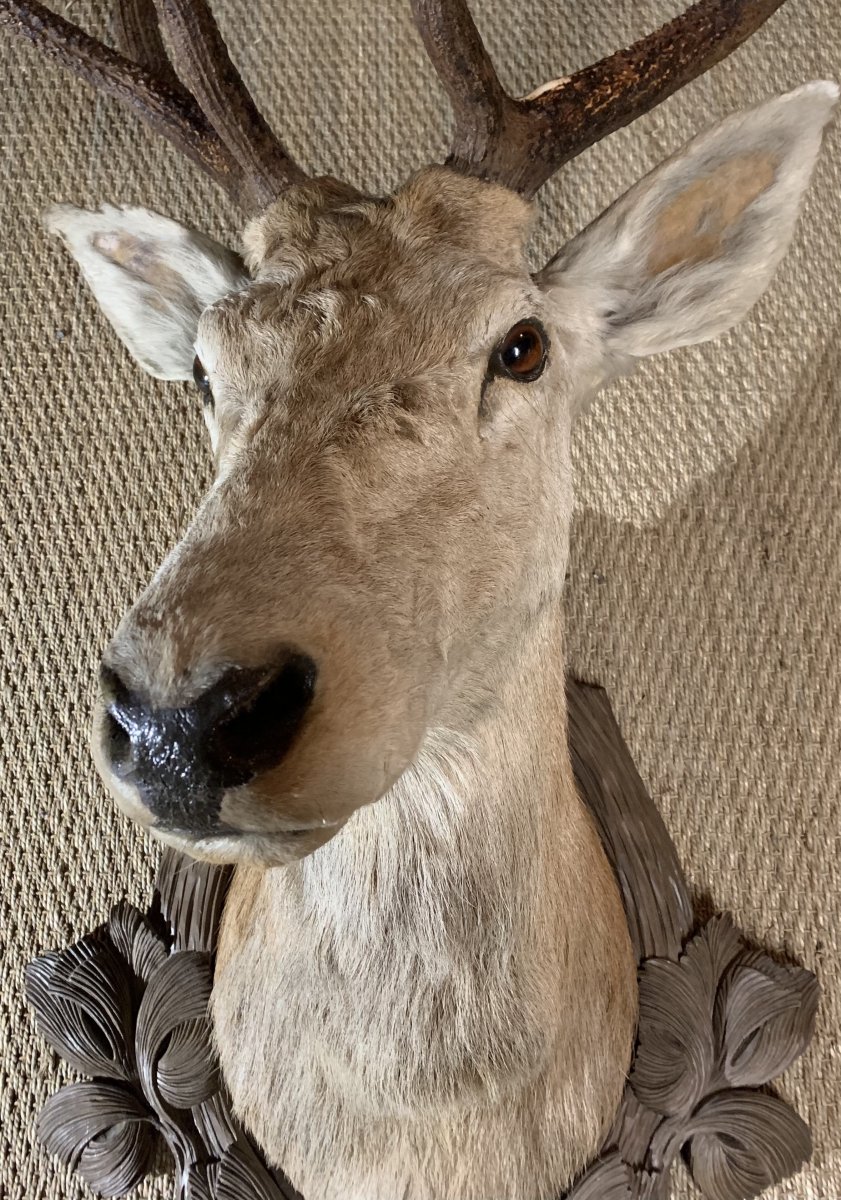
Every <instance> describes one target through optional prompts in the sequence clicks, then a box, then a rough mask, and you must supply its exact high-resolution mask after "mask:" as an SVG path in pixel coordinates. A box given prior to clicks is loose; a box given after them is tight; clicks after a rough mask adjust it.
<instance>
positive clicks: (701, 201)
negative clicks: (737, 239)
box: [648, 154, 778, 275]
mask: <svg viewBox="0 0 841 1200" xmlns="http://www.w3.org/2000/svg"><path fill="white" fill-rule="evenodd" d="M777 165H778V163H777V160H776V158H775V157H774V156H773V155H769V154H748V155H745V156H744V157H743V158H732V159H728V160H727V161H726V162H725V163H723V164H722V165H721V166H720V167H718V168H717V169H716V170H715V171H711V172H710V174H709V175H708V176H707V177H706V178H705V179H698V180H696V181H695V182H694V183H691V184H690V185H689V187H687V188H686V189H685V190H684V191H682V192H681V193H680V195H679V196H677V197H676V198H675V199H674V200H673V201H672V203H671V204H669V205H668V206H667V207H666V208H665V209H664V210H663V211H662V212H661V213H660V215H659V216H658V218H657V227H656V232H655V241H654V247H653V249H652V252H651V254H650V256H649V260H648V269H649V271H650V272H651V274H652V275H659V274H660V273H661V271H667V270H669V268H670V267H674V266H676V265H678V264H681V265H683V264H686V263H701V262H704V261H705V260H708V259H713V258H715V257H716V255H718V254H719V253H720V252H721V243H722V238H723V237H724V236H725V235H726V234H727V233H728V232H729V231H731V230H732V229H733V228H734V227H735V226H736V225H737V223H738V219H739V217H740V215H741V214H742V212H743V211H744V210H745V209H746V208H747V207H748V205H749V204H752V203H753V201H754V200H755V199H756V198H757V196H759V195H761V193H762V192H764V191H765V189H766V188H767V187H768V185H769V184H770V183H771V181H772V179H773V178H774V171H775V169H776V167H777Z"/></svg>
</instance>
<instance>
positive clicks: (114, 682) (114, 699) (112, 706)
mask: <svg viewBox="0 0 841 1200" xmlns="http://www.w3.org/2000/svg"><path fill="white" fill-rule="evenodd" d="M99 681H100V686H101V689H102V698H103V701H104V703H105V723H104V725H105V727H104V733H105V745H106V749H107V751H108V757H109V759H110V760H111V763H112V764H113V765H114V766H120V765H124V764H125V763H127V762H128V761H129V759H130V758H131V737H130V732H131V727H132V723H131V718H130V707H131V696H130V693H129V691H128V688H127V687H126V685H125V684H124V683H123V681H122V679H120V677H119V675H117V673H116V671H113V670H112V669H111V668H110V667H106V666H103V667H102V669H101V670H100V673H99Z"/></svg>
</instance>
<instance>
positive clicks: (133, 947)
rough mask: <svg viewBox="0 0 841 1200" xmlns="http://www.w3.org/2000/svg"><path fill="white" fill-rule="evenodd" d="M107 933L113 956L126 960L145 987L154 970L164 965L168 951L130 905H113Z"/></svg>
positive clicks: (161, 940) (121, 902)
mask: <svg viewBox="0 0 841 1200" xmlns="http://www.w3.org/2000/svg"><path fill="white" fill-rule="evenodd" d="M107 931H108V936H109V937H110V939H111V941H112V942H113V944H114V948H115V949H116V951H117V953H118V954H119V955H120V956H121V958H124V959H125V960H126V962H127V963H128V964H129V966H130V967H131V969H132V971H133V972H134V974H135V976H136V978H137V979H138V981H140V982H141V983H148V982H149V980H150V979H151V977H152V975H153V974H154V972H155V971H156V970H157V969H158V967H160V966H162V965H163V963H165V962H166V959H167V957H168V950H167V947H166V945H165V944H164V940H163V938H162V937H160V936H159V935H158V934H157V933H156V932H155V930H154V929H153V928H152V923H151V921H149V920H148V918H147V917H145V916H144V915H143V913H141V912H140V910H139V909H137V908H135V907H134V905H133V904H129V903H128V902H127V901H125V900H122V901H120V903H119V904H115V905H114V907H113V908H112V909H111V915H110V916H109V918H108V925H107Z"/></svg>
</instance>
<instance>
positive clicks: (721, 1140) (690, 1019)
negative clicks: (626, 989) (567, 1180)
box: [569, 916, 818, 1200]
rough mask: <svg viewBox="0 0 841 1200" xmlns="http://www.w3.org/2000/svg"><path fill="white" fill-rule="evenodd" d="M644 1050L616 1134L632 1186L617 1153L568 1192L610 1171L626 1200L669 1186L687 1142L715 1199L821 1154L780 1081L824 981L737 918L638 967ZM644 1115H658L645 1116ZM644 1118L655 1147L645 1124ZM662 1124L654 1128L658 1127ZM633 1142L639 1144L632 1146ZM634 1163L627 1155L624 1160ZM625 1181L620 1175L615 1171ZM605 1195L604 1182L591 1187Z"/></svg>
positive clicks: (798, 1050)
mask: <svg viewBox="0 0 841 1200" xmlns="http://www.w3.org/2000/svg"><path fill="white" fill-rule="evenodd" d="M639 985H640V1011H639V1029H638V1041H637V1050H636V1057H635V1061H634V1066H633V1070H632V1072H631V1077H630V1082H629V1089H630V1091H631V1092H632V1094H633V1098H634V1100H635V1101H636V1103H626V1104H625V1106H624V1107H623V1112H622V1115H621V1118H620V1122H619V1126H618V1128H616V1129H615V1130H614V1134H613V1139H614V1141H615V1142H616V1143H617V1144H618V1146H619V1148H620V1150H624V1151H625V1154H624V1155H623V1154H622V1153H620V1154H619V1155H618V1157H619V1161H620V1162H622V1160H623V1158H627V1159H628V1161H630V1162H633V1164H634V1165H633V1167H628V1168H627V1169H628V1171H629V1182H628V1183H627V1191H626V1192H623V1191H622V1190H621V1185H620V1183H619V1182H618V1180H619V1176H616V1175H615V1174H611V1173H610V1172H615V1171H616V1167H615V1160H616V1157H617V1154H616V1153H615V1152H614V1153H610V1154H607V1155H605V1156H603V1158H602V1159H601V1160H600V1161H599V1162H598V1163H597V1165H596V1167H595V1168H592V1169H591V1170H590V1171H588V1172H587V1174H586V1175H585V1176H584V1178H583V1179H582V1181H581V1182H580V1183H579V1184H578V1186H577V1187H576V1188H574V1189H573V1191H572V1192H571V1193H570V1196H569V1200H589V1197H590V1195H591V1192H590V1191H588V1190H586V1189H587V1187H589V1186H590V1185H591V1180H592V1179H594V1178H596V1179H598V1178H599V1177H600V1176H599V1172H602V1171H605V1172H607V1174H606V1175H605V1184H604V1188H603V1190H604V1194H605V1195H611V1197H612V1195H613V1192H610V1191H609V1190H608V1184H607V1179H608V1178H609V1179H610V1180H611V1183H610V1186H611V1187H613V1190H614V1192H615V1195H616V1197H617V1200H624V1198H625V1197H626V1196H627V1197H628V1200H632V1198H633V1200H657V1198H658V1197H659V1196H661V1195H663V1196H667V1195H668V1173H669V1169H670V1166H671V1163H672V1162H673V1160H674V1158H675V1157H676V1156H677V1154H678V1153H680V1151H681V1150H683V1151H684V1152H685V1153H686V1154H687V1157H688V1161H689V1166H690V1170H691V1172H692V1175H693V1177H694V1179H695V1182H696V1184H697V1185H698V1187H699V1188H700V1190H701V1192H702V1194H703V1195H704V1196H705V1197H706V1198H707V1200H748V1198H749V1197H753V1196H758V1195H759V1194H760V1193H761V1192H762V1191H764V1189H765V1188H766V1187H770V1186H772V1185H773V1184H776V1183H779V1182H780V1180H782V1179H784V1178H786V1177H787V1176H788V1175H791V1174H792V1173H793V1172H794V1171H796V1170H797V1169H798V1168H799V1167H800V1166H801V1165H802V1163H803V1162H804V1161H805V1160H806V1159H807V1158H808V1157H809V1155H810V1153H811V1138H810V1134H809V1129H808V1127H807V1126H806V1125H805V1123H804V1122H803V1121H802V1120H801V1119H800V1117H799V1116H798V1115H797V1114H796V1113H795V1112H794V1110H793V1109H792V1108H790V1107H789V1105H788V1104H786V1103H785V1102H784V1101H783V1100H781V1099H779V1098H778V1097H777V1096H774V1095H770V1094H767V1093H765V1092H760V1091H757V1090H755V1089H758V1088H761V1087H764V1086H765V1085H767V1084H769V1083H771V1081H772V1080H774V1079H775V1078H776V1077H777V1076H778V1075H780V1074H782V1072H783V1071H785V1070H787V1068H788V1067H790V1066H791V1064H792V1063H793V1062H794V1061H795V1060H796V1059H797V1058H798V1057H799V1056H800V1055H801V1054H802V1053H803V1051H804V1050H805V1049H806V1047H807V1046H808V1044H809V1041H810V1040H811V1037H812V1034H813V1032H814V1024H815V1014H816V1010H817V1002H818V984H817V980H816V979H815V977H814V975H812V974H811V973H810V972H809V971H806V970H803V969H801V968H799V967H794V966H781V965H780V964H779V963H776V962H774V961H773V959H771V958H770V957H769V956H768V955H767V954H763V953H762V952H761V951H756V950H750V949H748V948H747V947H746V946H745V943H744V941H743V940H742V937H741V935H740V934H739V933H738V931H737V930H736V929H735V928H734V926H733V923H732V921H731V920H730V918H729V917H726V916H719V917H715V918H713V920H711V921H710V922H709V923H708V924H707V925H706V926H705V927H704V928H703V929H702V930H701V931H700V933H699V934H698V935H697V936H696V937H694V938H693V939H692V940H691V941H690V942H689V943H688V944H687V946H686V948H685V951H684V953H683V954H682V955H681V957H680V958H679V960H677V961H675V960H672V959H666V958H653V959H648V960H647V961H646V962H644V963H643V964H642V967H641V969H640V976H639ZM646 1114H648V1115H649V1117H650V1116H651V1115H653V1116H654V1118H655V1119H654V1121H653V1123H648V1124H646ZM644 1125H645V1127H646V1129H647V1142H648V1146H647V1151H646V1153H645V1154H644V1155H640V1154H639V1146H638V1138H637V1139H635V1137H634V1134H635V1130H636V1129H639V1128H641V1127H643V1126H644ZM652 1130H653V1132H651V1131H652ZM632 1147H633V1150H632V1149H631V1148H632ZM623 1165H624V1163H623ZM614 1179H615V1180H616V1182H613V1180H614ZM592 1194H593V1195H595V1194H596V1193H592Z"/></svg>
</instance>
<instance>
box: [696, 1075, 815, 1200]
mask: <svg viewBox="0 0 841 1200" xmlns="http://www.w3.org/2000/svg"><path fill="white" fill-rule="evenodd" d="M687 1134H688V1136H689V1138H690V1139H691V1140H690V1146H689V1163H690V1170H691V1172H692V1177H693V1179H694V1180H695V1182H696V1183H697V1185H698V1187H699V1188H700V1189H701V1191H702V1192H703V1194H704V1196H705V1197H706V1200H750V1197H753V1196H758V1195H759V1194H760V1193H761V1192H762V1191H764V1190H765V1188H767V1187H771V1186H773V1185H774V1184H776V1183H779V1182H780V1180H782V1179H785V1178H787V1177H788V1176H789V1175H792V1174H794V1172H795V1171H797V1170H798V1169H799V1168H800V1167H801V1166H802V1165H803V1163H804V1162H806V1160H807V1159H808V1158H809V1156H810V1154H811V1153H812V1138H811V1135H810V1133H809V1127H808V1125H807V1124H806V1123H805V1121H803V1120H801V1118H800V1117H799V1116H798V1115H797V1113H796V1112H795V1111H794V1110H793V1109H792V1108H790V1107H789V1105H788V1104H786V1103H785V1101H783V1100H780V1099H779V1097H777V1096H770V1095H766V1094H764V1093H762V1092H752V1091H746V1090H744V1089H734V1090H733V1091H727V1092H718V1093H717V1094H716V1095H714V1096H711V1097H710V1098H709V1100H707V1101H705V1103H704V1104H702V1105H701V1107H700V1108H699V1109H698V1111H697V1113H695V1115H694V1116H693V1117H692V1120H691V1122H690V1123H689V1126H688V1128H687Z"/></svg>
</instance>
